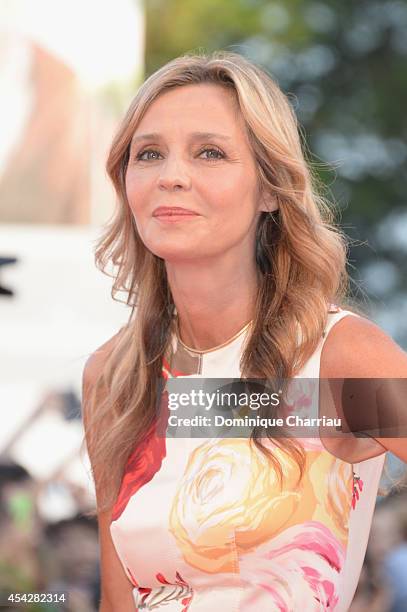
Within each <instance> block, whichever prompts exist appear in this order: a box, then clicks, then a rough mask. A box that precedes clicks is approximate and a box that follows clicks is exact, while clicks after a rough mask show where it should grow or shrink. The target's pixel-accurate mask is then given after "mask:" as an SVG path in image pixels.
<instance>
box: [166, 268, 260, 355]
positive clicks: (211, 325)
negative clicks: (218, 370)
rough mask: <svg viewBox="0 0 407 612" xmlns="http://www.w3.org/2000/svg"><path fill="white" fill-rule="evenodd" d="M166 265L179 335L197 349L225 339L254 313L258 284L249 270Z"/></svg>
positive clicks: (215, 344) (207, 347)
mask: <svg viewBox="0 0 407 612" xmlns="http://www.w3.org/2000/svg"><path fill="white" fill-rule="evenodd" d="M166 265H167V276H168V282H169V285H170V288H171V292H172V296H173V299H174V303H175V307H176V310H177V324H178V336H179V339H180V340H181V342H183V343H184V344H185V345H186V346H188V347H190V348H192V349H194V350H196V351H206V350H210V349H212V348H213V347H217V346H219V345H221V344H224V343H225V342H228V341H229V340H230V339H231V338H232V337H233V336H235V335H236V334H237V333H238V332H240V331H241V330H242V328H243V327H244V326H245V325H247V324H248V323H249V322H250V321H251V320H252V319H253V317H254V312H255V301H256V297H257V290H258V284H259V276H258V273H257V270H256V268H255V269H254V270H251V271H250V272H249V271H248V270H244V269H240V270H239V269H236V266H235V267H234V270H233V274H232V273H231V271H230V270H227V271H224V273H223V274H222V270H221V269H218V271H217V272H216V271H214V270H208V269H206V268H205V267H200V268H199V274H197V272H196V266H194V267H192V266H191V267H190V268H189V269H188V267H182V268H180V267H179V266H176V267H175V266H171V265H168V264H166Z"/></svg>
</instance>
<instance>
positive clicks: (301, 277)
mask: <svg viewBox="0 0 407 612" xmlns="http://www.w3.org/2000/svg"><path fill="white" fill-rule="evenodd" d="M200 83H212V84H216V85H218V86H220V87H224V88H226V89H227V90H229V91H230V90H231V91H233V92H234V94H235V98H236V101H237V103H238V105H239V108H240V112H241V114H242V116H243V119H244V121H245V125H246V129H247V133H248V136H249V140H250V144H251V147H252V151H253V155H254V157H255V159H256V161H257V171H258V181H259V187H260V193H261V192H262V190H266V191H267V192H269V193H271V194H272V195H273V196H274V198H275V199H276V200H277V203H278V211H274V212H262V213H261V215H260V219H259V222H258V227H257V240H256V262H257V265H258V269H259V272H260V282H259V287H258V293H257V296H256V301H255V311H254V316H253V324H252V328H251V333H250V337H249V339H248V342H247V344H246V348H245V351H244V353H243V355H242V359H241V370H242V378H263V379H273V378H279V379H284V378H289V377H292V376H293V375H295V373H296V372H298V371H299V370H300V369H301V367H302V366H303V365H304V364H305V362H306V361H307V359H308V358H309V357H310V355H311V354H312V353H313V351H314V350H315V349H316V347H317V344H318V342H319V341H320V338H321V336H322V334H323V330H324V326H325V324H326V319H327V312H328V311H329V305H330V304H332V303H334V304H337V305H343V304H344V300H345V296H346V293H347V287H348V276H347V272H346V255H347V244H346V239H345V237H344V235H343V234H342V233H341V231H340V230H339V229H338V228H337V227H335V226H334V225H333V211H332V209H331V207H330V206H329V205H328V203H327V201H326V200H325V198H324V197H323V196H322V195H320V194H318V193H317V189H316V184H317V183H316V179H315V177H314V176H313V172H312V168H311V165H310V163H309V162H307V161H306V159H305V156H304V153H303V147H302V143H301V132H300V128H299V125H298V122H297V119H296V115H295V113H294V111H293V109H292V107H291V105H290V102H289V100H288V99H287V97H286V96H285V95H284V93H283V92H282V91H281V90H280V88H279V87H278V85H277V84H276V82H275V81H274V80H273V79H272V77H271V76H270V75H269V74H268V73H267V72H265V71H264V70H263V69H261V68H260V67H258V66H256V65H255V64H253V63H252V62H251V61H249V60H247V59H245V58H244V57H243V56H241V55H239V54H237V53H232V52H227V51H218V52H215V53H212V54H187V55H184V56H182V57H178V58H176V59H174V60H172V61H170V62H169V63H167V64H166V65H164V66H163V67H162V68H160V69H159V70H157V71H156V72H155V73H154V74H152V75H151V76H150V77H149V78H148V79H147V80H146V81H145V82H144V83H143V84H142V86H141V87H140V89H139V90H138V92H137V95H136V96H135V98H134V100H133V101H132V103H131V105H130V107H129V109H128V111H127V114H126V115H125V117H124V119H123V121H122V123H121V125H120V127H119V129H118V131H117V134H116V136H115V138H114V140H113V143H112V146H111V149H110V153H109V156H108V160H107V172H108V174H109V176H110V178H111V180H112V182H113V185H114V187H115V190H116V193H117V197H118V207H117V210H116V213H115V216H114V217H113V219H112V221H111V223H110V225H109V226H108V227H107V229H106V231H105V233H104V235H103V236H102V238H101V239H100V241H99V243H98V245H97V249H96V263H97V266H98V267H99V268H100V269H101V270H103V271H105V272H106V271H107V269H108V268H109V266H111V265H112V264H113V266H114V268H115V273H114V275H113V277H114V283H113V288H112V297H113V298H114V299H119V297H118V296H119V293H120V292H124V293H125V295H126V303H127V304H128V305H129V306H130V307H131V314H130V316H129V320H128V323H127V325H125V326H124V327H123V328H122V329H121V330H120V332H119V334H118V336H117V341H116V342H115V345H114V348H113V350H112V351H111V353H110V354H109V357H108V359H107V360H106V363H105V364H104V368H103V372H102V373H101V375H100V376H99V378H98V380H97V381H96V383H95V384H94V385H92V389H91V390H90V399H89V402H90V405H92V406H94V408H95V409H91V410H90V411H89V413H90V415H91V419H90V421H89V423H88V427H87V429H88V433H87V438H88V440H87V441H88V447H89V445H91V446H92V465H93V469H94V472H95V471H97V472H98V488H99V499H98V502H99V507H100V509H103V508H106V509H107V508H108V507H110V506H111V505H112V504H114V501H115V499H116V497H117V494H118V491H119V488H120V482H121V478H122V475H123V470H124V467H125V464H126V461H127V459H128V457H129V455H130V454H131V452H132V451H133V450H134V449H135V447H136V446H137V445H138V444H139V443H140V442H141V440H142V439H143V437H144V436H145V433H146V432H147V431H149V430H151V427H152V426H153V424H154V418H155V414H156V413H155V409H154V406H155V405H156V402H157V398H158V395H157V394H158V391H157V380H158V379H160V377H162V370H161V368H162V359H163V356H164V354H165V351H166V349H167V346H168V344H169V340H170V334H171V332H172V329H173V322H174V310H175V305H174V301H173V299H172V295H171V291H170V287H169V285H168V282H167V276H166V269H165V263H164V261H163V260H162V259H161V258H159V257H157V256H156V255H154V254H153V253H151V252H150V251H149V250H148V249H147V248H146V247H145V245H144V244H143V242H142V241H141V239H140V236H139V234H138V232H137V228H136V224H135V222H134V218H133V216H132V213H131V210H130V206H129V203H128V200H127V196H126V189H125V175H126V169H127V165H128V160H129V149H130V142H131V139H132V136H133V134H134V131H135V129H136V127H137V126H138V124H139V122H140V120H141V118H142V117H143V115H144V114H145V112H146V110H147V109H148V108H149V106H150V105H151V103H152V102H153V101H154V100H155V99H156V98H157V97H158V96H160V95H161V94H162V93H164V92H166V91H168V90H169V89H172V88H175V87H182V86H184V85H192V84H200ZM298 332H300V338H301V340H302V341H301V343H299V342H298V337H299V336H298ZM268 416H270V415H268ZM252 439H253V442H254V444H255V445H256V446H257V447H258V448H259V449H260V450H261V451H262V452H264V453H265V454H266V455H267V456H268V457H269V459H270V461H271V462H272V464H273V465H274V467H275V469H276V471H277V473H278V475H279V477H280V481H281V479H282V471H281V466H280V465H279V463H278V462H277V461H276V459H275V457H273V455H272V454H271V452H270V451H269V450H268V449H267V448H266V447H265V446H264V445H263V443H262V442H261V440H260V433H259V431H256V430H255V431H254V432H253V436H252ZM273 442H274V443H275V444H276V445H277V446H279V447H280V448H282V449H284V451H286V452H287V453H290V454H291V456H293V458H294V460H295V461H296V462H297V464H298V467H299V474H300V476H299V478H300V479H301V478H302V475H303V471H304V466H305V454H304V450H303V447H302V445H301V443H300V442H299V441H298V440H296V439H290V438H281V437H279V438H278V439H277V438H275V439H273Z"/></svg>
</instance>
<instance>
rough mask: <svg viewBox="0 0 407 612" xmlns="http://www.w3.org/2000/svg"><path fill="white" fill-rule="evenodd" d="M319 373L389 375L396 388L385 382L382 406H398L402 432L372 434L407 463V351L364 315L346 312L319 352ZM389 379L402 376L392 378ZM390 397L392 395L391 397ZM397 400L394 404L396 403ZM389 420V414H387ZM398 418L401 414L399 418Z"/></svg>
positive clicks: (354, 376) (355, 376) (327, 375)
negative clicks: (391, 434)
mask: <svg viewBox="0 0 407 612" xmlns="http://www.w3.org/2000/svg"><path fill="white" fill-rule="evenodd" d="M320 377H321V378H322V379H323V378H327V379H328V378H341V379H342V378H343V379H346V378H349V379H358V378H371V379H388V381H389V389H391V390H394V389H397V391H398V393H397V402H396V401H395V399H394V397H395V395H394V394H392V393H388V395H387V396H386V385H384V387H383V389H384V390H385V392H384V394H382V396H383V406H384V410H385V411H386V401H388V408H387V409H388V412H389V413H390V410H395V409H396V408H398V411H399V415H400V410H401V411H402V413H401V426H402V428H403V429H402V436H403V437H397V438H391V437H375V440H377V441H378V442H379V443H380V444H381V445H382V446H383V447H384V449H385V450H388V451H391V452H392V453H394V454H395V455H396V456H397V457H399V458H400V459H401V460H402V461H405V462H406V463H407V437H406V436H407V433H406V425H407V394H406V395H405V396H404V390H405V389H407V386H406V385H407V353H406V352H405V351H403V350H402V349H401V348H400V346H398V344H396V343H395V342H394V341H393V340H392V339H391V338H390V337H389V336H388V335H387V334H385V332H384V331H383V330H381V329H380V328H379V327H378V326H377V325H375V324H374V323H372V322H371V321H369V320H368V319H365V318H363V317H355V316H352V315H349V316H346V317H344V318H343V319H341V320H340V321H338V323H336V324H335V325H334V326H333V327H332V329H331V331H330V332H329V334H328V336H327V338H326V341H325V343H324V347H323V349H322V354H321V368H320ZM391 379H404V380H400V381H399V382H400V384H398V383H397V381H394V382H392V380H391ZM392 397H393V399H392ZM396 403H397V406H396V405H395V404H396ZM388 421H389V423H390V424H391V422H392V417H391V415H390V414H389V415H388ZM399 422H400V418H399Z"/></svg>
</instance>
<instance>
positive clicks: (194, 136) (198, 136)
mask: <svg viewBox="0 0 407 612" xmlns="http://www.w3.org/2000/svg"><path fill="white" fill-rule="evenodd" d="M160 138H162V136H161V134H159V133H158V132H151V133H150V134H139V135H138V136H133V138H132V142H140V141H141V140H160ZM205 138H219V140H231V138H230V136H226V134H216V133H215V132H192V133H191V134H190V140H203V139H205Z"/></svg>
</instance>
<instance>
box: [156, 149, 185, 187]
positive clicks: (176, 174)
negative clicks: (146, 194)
mask: <svg viewBox="0 0 407 612" xmlns="http://www.w3.org/2000/svg"><path fill="white" fill-rule="evenodd" d="M158 187H159V189H162V190H165V191H172V190H176V189H185V190H188V189H190V187H191V178H190V176H189V175H188V173H187V171H186V168H185V165H184V164H183V163H182V161H181V160H180V159H179V158H178V157H176V156H175V155H173V156H171V155H169V156H168V157H167V159H166V160H165V162H164V163H163V164H160V175H159V177H158Z"/></svg>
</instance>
